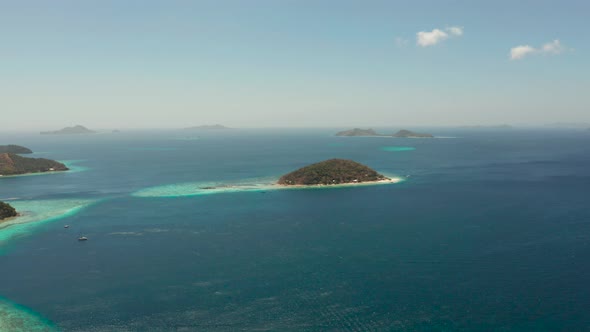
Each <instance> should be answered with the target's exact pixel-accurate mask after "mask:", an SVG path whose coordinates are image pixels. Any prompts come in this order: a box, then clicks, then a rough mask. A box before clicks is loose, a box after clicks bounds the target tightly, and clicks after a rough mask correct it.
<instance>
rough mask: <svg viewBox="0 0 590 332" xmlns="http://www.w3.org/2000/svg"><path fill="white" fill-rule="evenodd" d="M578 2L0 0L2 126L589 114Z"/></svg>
mask: <svg viewBox="0 0 590 332" xmlns="http://www.w3.org/2000/svg"><path fill="white" fill-rule="evenodd" d="M589 10H590V4H588V3H587V2H584V1H565V2H561V1H560V2H557V1H525V2H519V3H514V2H512V1H498V2H494V3H475V2H468V1H457V2H453V3H452V4H450V3H442V2H438V1H421V2H419V3H394V2H388V1H363V2H358V1H321V2H312V1H293V2H276V1H267V0H264V1H263V0H261V1H255V2H248V3H245V2H240V1H228V2H223V3H220V2H219V1H195V2H185V1H166V2H161V1H145V2H125V3H123V2H119V1H102V2H100V3H90V2H84V3H82V2H74V1H57V2H43V1H22V2H5V3H2V4H0V28H1V29H2V31H3V33H2V34H0V36H1V37H0V40H1V41H2V42H1V43H0V60H1V63H2V64H1V65H0V73H1V75H0V97H1V100H2V101H1V102H0V109H2V112H3V117H2V123H3V124H4V126H5V127H6V128H9V129H10V130H39V131H41V130H56V129H60V128H63V127H66V126H72V125H76V124H81V125H84V126H86V127H88V128H91V129H101V128H113V129H115V128H120V129H125V128H138V129H139V128H168V129H171V128H183V127H189V126H196V125H205V124H217V123H219V124H223V125H226V126H228V127H243V128H268V127H275V128H288V127H294V128H300V127H332V128H334V127H379V126H382V127H391V126H396V127H398V126H464V125H500V124H512V125H518V124H523V123H525V124H529V125H537V126H544V125H547V124H551V123H558V122H574V123H588V122H590V112H589V111H590V96H589V95H588V94H587V93H585V90H587V87H588V86H589V85H590V84H589V83H590V79H589V77H590V75H589V74H590V67H589V66H588V60H587V59H588V55H587V53H588V50H589V47H590V46H589V45H590V37H589V36H588V35H587V34H584V33H581V32H582V31H585V30H587V29H588V28H590V23H588V20H587V13H588V11H589Z"/></svg>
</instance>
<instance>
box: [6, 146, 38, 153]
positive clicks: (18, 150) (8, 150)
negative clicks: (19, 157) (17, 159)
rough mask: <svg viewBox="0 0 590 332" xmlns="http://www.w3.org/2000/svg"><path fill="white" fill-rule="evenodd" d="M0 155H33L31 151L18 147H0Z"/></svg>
mask: <svg viewBox="0 0 590 332" xmlns="http://www.w3.org/2000/svg"><path fill="white" fill-rule="evenodd" d="M0 153H18V154H29V153H33V151H31V149H29V148H25V147H24V146H20V145H13V144H9V145H0Z"/></svg>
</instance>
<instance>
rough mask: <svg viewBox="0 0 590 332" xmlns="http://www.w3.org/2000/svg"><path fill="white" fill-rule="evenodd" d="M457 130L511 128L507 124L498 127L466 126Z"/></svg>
mask: <svg viewBox="0 0 590 332" xmlns="http://www.w3.org/2000/svg"><path fill="white" fill-rule="evenodd" d="M459 128H463V129H512V126H511V125H509V124H499V125H468V126H460V127H459Z"/></svg>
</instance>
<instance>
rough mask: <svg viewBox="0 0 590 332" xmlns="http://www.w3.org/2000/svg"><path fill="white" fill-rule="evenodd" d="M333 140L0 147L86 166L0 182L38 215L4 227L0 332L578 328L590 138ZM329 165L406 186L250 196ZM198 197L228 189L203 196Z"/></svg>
mask: <svg viewBox="0 0 590 332" xmlns="http://www.w3.org/2000/svg"><path fill="white" fill-rule="evenodd" d="M392 130H393V129H391V130H388V131H392ZM336 131H337V130H282V131H276V132H275V131H254V130H253V131H248V130H232V131H229V132H224V133H204V134H203V137H202V138H201V139H198V140H194V141H181V140H178V141H177V140H172V139H170V138H171V137H177V136H179V135H182V134H179V133H178V132H150V133H121V134H117V135H96V136H91V137H90V136H88V137H86V136H83V137H79V138H77V139H76V141H75V142H73V141H71V138H66V137H39V136H37V135H20V136H19V135H15V136H9V137H6V136H1V135H0V141H6V142H7V143H21V144H23V145H26V146H29V147H31V148H33V149H34V150H35V151H51V153H50V154H48V155H46V157H49V156H50V157H51V158H55V159H58V160H78V161H79V162H78V165H81V166H85V167H88V169H87V170H85V171H83V172H65V173H61V174H59V175H57V174H56V175H47V176H34V177H30V176H24V177H15V178H3V179H0V198H2V199H7V198H11V203H13V204H14V205H15V206H17V208H18V209H19V210H24V211H29V213H30V214H25V216H24V217H23V218H25V217H27V218H29V219H21V221H27V220H28V222H25V223H21V224H18V225H13V226H10V227H5V228H4V229H3V230H0V234H4V235H0V236H3V239H4V241H0V252H1V253H2V254H1V255H0V269H1V272H2V273H0V295H1V296H2V297H3V298H4V299H9V301H4V300H3V301H2V302H1V304H0V308H1V309H0V322H2V323H3V324H5V325H4V326H6V324H7V322H11V321H12V322H14V320H13V319H8V318H6V317H21V318H19V319H20V323H17V324H28V326H36V327H39V328H48V327H50V326H51V324H53V325H54V326H55V328H58V329H60V330H62V331H125V330H128V331H150V330H154V331H179V330H180V331H182V330H186V331H236V330H268V331H391V330H394V331H397V330H399V331H433V330H435V331H498V330H499V331H555V330H567V331H582V330H586V329H587V328H588V326H590V318H589V317H588V315H587V313H586V311H587V310H586V308H587V307H588V306H590V300H589V299H590V286H589V285H588V283H587V280H588V279H589V278H590V265H589V264H588V262H589V261H590V250H589V249H588V248H589V246H588V239H589V238H590V223H589V220H590V210H589V208H588V204H587V197H588V194H589V192H588V188H590V167H589V166H590V159H589V158H590V157H589V156H590V150H589V149H590V148H589V147H590V144H588V143H590V142H589V141H590V135H587V133H582V132H572V131H519V130H515V131H511V132H510V133H506V132H505V131H502V132H494V131H485V132H481V133H478V132H477V131H453V130H450V129H446V130H443V129H432V128H431V129H428V130H422V131H424V132H432V133H433V134H436V135H437V136H453V137H459V138H455V139H436V140H426V139H424V140H411V142H408V141H409V140H406V141H404V142H402V140H400V146H399V147H404V146H403V144H410V143H411V146H412V147H414V148H415V150H413V151H411V152H410V153H385V151H383V150H382V148H383V147H390V146H391V139H387V140H386V139H384V138H379V137H375V138H370V139H355V138H350V139H338V138H335V137H332V136H331V135H332V134H333V133H334V132H336ZM382 131H384V132H385V131H386V130H385V129H384V130H382ZM539 142H543V144H539ZM396 144H397V143H396ZM396 147H398V146H396ZM392 152H397V151H392ZM328 158H349V159H354V160H357V161H359V162H362V163H365V164H367V165H369V166H371V167H373V168H374V169H376V170H378V171H380V172H382V173H384V174H403V175H404V178H405V181H403V182H401V183H398V184H392V185H382V186H351V187H344V188H339V189H338V190H323V189H321V190H267V189H261V188H260V186H261V185H262V186H263V187H264V185H266V184H268V183H269V182H272V181H271V180H272V179H276V178H278V176H280V175H281V174H284V173H286V172H289V171H291V170H293V169H296V168H298V167H301V166H304V165H306V164H309V163H312V162H317V161H321V160H324V159H328ZM210 184H212V185H215V186H219V185H226V186H227V185H229V186H237V187H238V188H237V189H238V190H233V189H234V188H229V189H228V188H222V189H221V190H220V191H213V192H210V191H209V190H210V189H206V190H204V192H207V193H217V194H214V195H211V194H199V193H200V191H199V190H198V188H200V187H202V186H207V185H210ZM195 188H197V191H195ZM244 188H247V189H246V190H243V189H244ZM35 220H36V221H37V222H35ZM64 224H69V225H70V228H69V229H64V228H63V225H64ZM5 231H6V232H5ZM7 232H8V233H7ZM10 232H12V235H10V234H11V233H10ZM7 234H9V235H7ZM80 235H84V236H87V237H88V238H89V240H88V241H86V242H78V241H77V238H78V236H80ZM14 303H18V304H19V305H15V304H14ZM21 305H22V306H21ZM22 317H24V318H22ZM40 317H44V318H40ZM49 322H52V323H49ZM10 324H15V323H10ZM0 326H2V325H0ZM21 326H23V325H21ZM0 330H1V329H0ZM29 330H32V328H29Z"/></svg>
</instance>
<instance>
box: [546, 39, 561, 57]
mask: <svg viewBox="0 0 590 332" xmlns="http://www.w3.org/2000/svg"><path fill="white" fill-rule="evenodd" d="M564 51H565V47H563V45H561V43H560V42H559V40H557V39H555V40H554V41H552V42H550V43H547V44H545V45H543V52H545V53H551V54H560V53H563V52H564Z"/></svg>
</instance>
